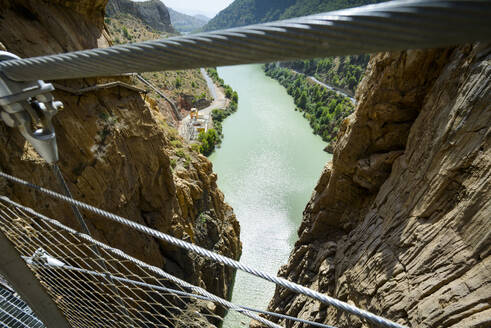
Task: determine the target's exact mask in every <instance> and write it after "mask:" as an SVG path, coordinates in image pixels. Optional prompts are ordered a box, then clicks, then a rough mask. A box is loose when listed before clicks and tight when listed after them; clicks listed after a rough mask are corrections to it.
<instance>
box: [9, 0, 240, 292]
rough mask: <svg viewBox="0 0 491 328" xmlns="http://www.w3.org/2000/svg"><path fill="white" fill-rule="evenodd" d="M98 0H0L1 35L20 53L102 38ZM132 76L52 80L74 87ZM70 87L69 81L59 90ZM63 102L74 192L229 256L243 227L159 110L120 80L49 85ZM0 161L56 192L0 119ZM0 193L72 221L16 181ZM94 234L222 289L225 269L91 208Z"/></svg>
mask: <svg viewBox="0 0 491 328" xmlns="http://www.w3.org/2000/svg"><path fill="white" fill-rule="evenodd" d="M105 2H106V1H104V0H98V1H95V0H84V1H75V0H73V1H43V2H40V1H37V0H16V1H7V0H0V42H1V43H2V44H3V45H4V46H5V48H6V49H7V50H8V51H10V52H13V53H15V54H17V55H19V56H21V57H28V56H36V55H42V54H47V53H59V52H65V51H71V50H78V49H85V48H93V47H97V46H105V45H107V44H108V37H107V33H106V32H105V30H104V29H103V15H104V5H105ZM114 80H122V81H123V82H128V83H129V82H130V81H129V78H123V77H121V78H99V79H86V80H70V81H56V82H57V83H58V84H61V85H63V86H65V87H68V88H71V89H75V90H77V89H80V88H84V87H87V86H92V85H95V84H98V83H102V82H107V81H114ZM66 90H69V89H66ZM55 97H56V99H58V100H61V101H62V102H63V103H64V109H63V110H62V111H60V112H59V113H58V114H57V115H56V117H55V118H54V125H55V129H56V132H57V137H58V138H57V140H58V148H59V151H60V161H59V163H58V164H59V165H60V167H61V170H62V171H63V174H64V175H65V177H66V179H67V180H68V184H69V187H70V189H71V190H72V192H73V194H74V197H75V198H77V199H79V200H81V201H84V202H87V203H89V204H92V205H94V206H97V207H100V208H103V209H105V210H108V211H112V212H115V213H117V214H119V215H122V216H124V217H126V218H129V219H131V220H134V221H135V222H138V223H141V224H144V225H147V226H149V227H152V228H154V229H157V230H160V231H163V232H165V233H169V234H171V235H174V236H176V237H178V238H181V239H184V240H187V241H190V242H193V243H196V244H198V245H201V246H204V247H206V248H208V249H212V250H214V251H216V252H218V253H221V254H224V255H226V256H229V257H231V258H234V259H238V258H239V257H240V254H241V243H240V241H239V231H240V227H239V224H238V222H237V220H236V218H235V215H234V213H233V210H232V208H231V207H230V206H228V205H227V204H226V203H225V202H224V197H223V194H222V193H221V192H220V190H219V189H218V188H217V185H216V178H217V177H216V175H215V174H214V173H213V170H212V165H211V163H210V162H209V161H208V160H207V159H206V158H205V157H203V156H202V155H199V154H197V153H195V152H194V151H192V150H191V149H190V148H189V146H188V145H187V144H185V143H183V141H182V139H180V137H179V136H178V135H177V131H176V130H175V129H173V128H171V127H170V126H169V125H168V124H167V122H166V112H165V110H164V109H162V108H159V107H158V106H156V104H155V102H154V101H152V99H150V98H148V97H146V96H145V95H144V94H143V93H139V92H136V91H134V90H130V89H127V88H124V87H115V88H110V89H99V90H94V91H90V92H87V93H84V94H82V95H77V94H72V93H71V92H68V91H56V92H55ZM0 169H1V170H2V171H4V172H6V173H9V174H12V175H15V176H18V177H21V178H23V179H26V180H29V181H32V182H33V183H36V184H38V185H41V186H44V187H46V188H49V189H53V190H55V191H59V192H60V191H61V190H60V188H59V186H58V185H57V183H56V181H55V178H54V175H53V173H52V172H51V169H50V167H49V166H48V165H47V164H46V163H45V162H43V160H42V159H41V158H40V157H39V156H38V155H37V154H36V152H35V151H34V150H33V149H32V147H31V146H30V145H29V144H28V143H26V141H25V139H24V138H23V137H22V136H21V135H20V134H19V133H18V131H16V130H15V129H11V128H8V127H6V126H5V125H4V124H3V123H0ZM0 194H2V195H6V196H8V197H10V198H12V199H13V200H15V201H18V202H21V203H22V204H24V205H26V206H29V207H32V208H34V209H35V210H37V211H39V212H41V213H43V214H45V215H48V216H50V217H53V218H55V219H58V220H60V221H62V222H63V223H65V224H67V225H69V226H71V227H74V228H75V229H77V230H79V229H80V228H79V225H78V223H77V221H76V219H75V218H74V216H73V213H72V211H71V209H70V208H69V207H68V206H67V205H66V204H63V203H59V202H55V201H52V200H50V199H48V198H46V197H45V196H44V195H42V194H39V193H36V192H33V191H32V190H28V189H26V188H24V187H20V186H18V185H13V184H10V183H6V182H5V181H1V182H0ZM85 216H86V220H87V223H88V226H89V229H90V230H91V232H92V234H93V235H94V237H95V238H96V239H98V240H100V241H102V242H104V243H107V244H109V245H111V246H113V247H117V248H120V249H122V250H123V251H125V252H126V253H128V254H129V255H131V256H134V257H136V258H139V259H141V260H143V261H145V262H147V263H149V264H152V265H155V266H158V267H161V268H164V269H165V270H166V271H168V272H170V273H172V274H175V275H177V276H179V277H181V278H183V279H185V280H187V281H189V282H192V283H194V284H198V285H200V286H203V287H206V289H208V290H209V291H210V292H213V293H215V294H217V295H220V296H223V297H228V295H229V294H230V288H231V284H232V280H233V276H234V272H233V271H232V270H231V269H228V268H225V267H223V266H221V265H218V264H216V263H211V261H208V260H205V259H203V258H200V257H197V256H193V255H190V254H188V253H187V252H184V251H182V250H180V249H177V248H175V247H172V246H169V245H168V244H165V243H163V242H160V241H158V240H156V239H154V238H151V237H148V236H146V235H143V234H141V233H137V232H135V231H132V230H130V229H128V228H126V227H123V226H120V225H118V224H115V223H112V222H109V221H107V220H105V219H102V218H100V217H97V216H95V215H93V214H90V213H85Z"/></svg>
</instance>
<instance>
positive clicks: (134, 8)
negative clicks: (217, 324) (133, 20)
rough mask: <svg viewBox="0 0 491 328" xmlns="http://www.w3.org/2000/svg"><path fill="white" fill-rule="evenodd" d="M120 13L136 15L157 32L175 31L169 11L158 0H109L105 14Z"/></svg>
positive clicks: (114, 14) (111, 15)
mask: <svg viewBox="0 0 491 328" xmlns="http://www.w3.org/2000/svg"><path fill="white" fill-rule="evenodd" d="M120 14H129V15H132V16H134V17H137V18H139V19H141V20H142V21H143V22H144V23H145V24H147V25H149V26H150V27H152V28H153V29H154V30H155V31H157V32H161V33H163V32H170V33H173V32H175V30H174V28H173V27H172V24H171V20H170V15H169V11H168V9H167V7H166V6H165V5H164V4H163V2H161V1H160V0H148V1H144V2H133V1H131V0H109V1H108V2H107V5H106V16H107V17H114V16H116V15H120Z"/></svg>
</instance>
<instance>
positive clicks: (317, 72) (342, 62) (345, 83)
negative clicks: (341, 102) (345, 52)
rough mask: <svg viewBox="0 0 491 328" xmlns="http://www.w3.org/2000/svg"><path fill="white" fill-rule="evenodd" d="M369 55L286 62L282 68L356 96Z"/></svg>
mask: <svg viewBox="0 0 491 328" xmlns="http://www.w3.org/2000/svg"><path fill="white" fill-rule="evenodd" d="M369 59H370V56H369V55H359V56H346V57H327V58H316V59H308V60H296V61H291V62H284V63H281V64H280V65H281V66H282V67H288V68H291V69H293V70H295V71H297V72H300V73H303V74H306V75H309V76H313V77H315V78H316V79H318V80H319V81H321V82H324V83H326V84H329V85H332V86H335V87H337V88H340V89H343V90H344V91H345V93H347V94H349V95H354V94H355V91H356V87H357V86H358V83H360V81H361V79H362V78H363V74H364V72H365V69H366V67H367V65H368V60H369Z"/></svg>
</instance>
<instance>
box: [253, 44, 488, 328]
mask: <svg viewBox="0 0 491 328" xmlns="http://www.w3.org/2000/svg"><path fill="white" fill-rule="evenodd" d="M490 80H491V46H490V45H489V44H475V45H472V46H471V45H469V46H462V47H459V48H453V49H438V50H424V51H423V50H413V51H405V52H400V53H391V54H388V53H386V54H379V55H376V56H374V57H373V58H372V59H371V61H370V64H369V68H368V73H367V76H366V77H365V79H364V80H363V82H362V84H361V85H360V87H359V89H358V91H357V98H358V107H357V110H356V111H355V113H354V114H353V115H352V116H351V117H350V118H349V120H347V121H346V122H345V126H343V127H342V129H341V131H342V136H341V137H340V138H339V141H338V143H337V145H336V147H335V151H334V157H333V162H332V163H329V164H328V165H327V166H326V168H325V170H324V172H323V174H322V176H321V178H320V180H319V183H318V185H317V187H316V189H315V192H314V194H313V196H312V199H311V200H310V202H309V204H308V205H307V208H306V209H305V212H304V219H303V222H302V225H301V227H300V229H299V235H300V240H299V241H298V242H297V244H296V245H295V249H294V250H293V252H292V254H291V256H290V259H289V262H288V264H287V265H286V266H284V267H283V268H282V269H281V270H280V275H281V276H283V277H285V278H287V279H290V280H292V281H297V282H299V283H301V284H303V285H305V286H308V287H311V288H314V289H316V290H319V291H320V292H322V293H326V294H329V295H332V296H335V297H337V298H339V299H341V300H343V301H346V302H348V303H352V304H355V305H357V306H359V307H361V308H364V309H367V310H369V311H372V312H374V313H376V314H379V315H382V316H384V317H387V318H390V319H392V320H394V321H397V322H399V323H402V324H405V325H408V326H410V327H455V328H457V327H459V328H461V327H476V328H477V327H489V326H490V325H491V307H490V302H491V287H490V283H491V269H490V268H491V257H490V253H491V220H490V218H491V184H490V183H489V182H490V178H491V149H490V126H491V84H490ZM269 310H272V311H278V312H280V313H285V314H288V315H292V316H299V317H302V318H305V319H310V320H315V321H317V322H322V323H326V324H330V325H334V326H336V327H372V325H370V324H369V323H367V322H363V321H361V320H359V319H357V318H356V317H354V316H350V315H347V314H346V313H343V312H341V311H337V310H336V309H334V308H333V307H327V306H325V305H320V304H319V303H318V302H313V301H309V300H307V299H306V298H305V297H303V296H297V295H295V294H293V293H291V292H288V291H285V290H284V289H281V288H279V289H277V290H276V293H275V296H274V298H273V299H272V300H271V303H270V304H269ZM270 319H271V320H273V321H277V319H274V318H270ZM282 323H283V322H282ZM253 326H254V327H259V326H260V325H258V324H254V325H253ZM286 327H289V328H290V327H292V328H299V327H307V326H306V325H302V324H299V323H295V324H292V323H288V324H287V325H286Z"/></svg>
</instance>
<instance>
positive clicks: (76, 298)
mask: <svg viewBox="0 0 491 328" xmlns="http://www.w3.org/2000/svg"><path fill="white" fill-rule="evenodd" d="M0 200H1V201H2V202H4V203H7V204H9V205H11V206H13V207H15V208H16V209H19V210H22V211H24V212H26V213H29V214H31V215H33V216H35V217H38V218H39V219H41V220H42V221H43V222H46V223H48V224H49V225H50V226H54V227H57V228H59V229H61V230H63V231H66V232H68V233H69V234H70V235H72V236H75V237H77V238H78V239H79V240H80V241H85V242H87V243H88V244H89V245H94V246H96V247H97V248H98V249H100V250H101V251H103V252H105V253H107V254H110V255H112V256H114V258H117V259H119V261H121V259H122V260H124V261H127V262H129V263H132V264H134V265H136V266H138V267H140V268H143V269H145V270H148V271H149V272H152V273H153V274H155V275H157V276H159V277H161V278H163V279H166V280H167V281H169V282H172V283H174V284H176V285H177V286H180V287H182V288H185V289H189V290H191V291H193V292H195V293H197V294H200V295H202V296H203V297H205V298H206V299H208V300H210V301H212V302H214V303H216V304H218V305H220V306H223V307H225V308H227V309H231V310H234V311H236V312H239V313H240V314H242V315H245V316H247V317H249V318H251V319H253V320H256V321H258V322H261V323H263V324H264V325H266V326H267V327H271V328H282V327H281V326H280V325H277V324H275V323H273V322H271V321H269V320H267V319H265V318H262V317H260V316H258V315H256V314H255V313H253V312H252V311H250V310H248V309H244V308H241V307H239V306H237V305H235V304H233V303H231V302H229V301H226V300H224V299H222V298H220V297H218V296H216V295H214V294H212V293H209V292H208V291H206V290H205V289H203V288H201V287H197V286H194V285H192V284H190V283H188V282H186V281H184V280H181V279H179V278H177V277H174V276H172V275H171V274H169V273H167V272H165V271H163V270H162V269H160V268H157V267H154V266H151V265H148V264H146V263H145V262H142V261H140V260H137V259H135V258H133V257H131V256H129V255H127V254H126V253H124V252H123V251H121V250H119V249H115V248H112V247H110V246H107V245H106V244H103V243H101V242H99V241H97V240H95V239H93V238H92V237H90V236H89V235H86V234H83V233H80V232H77V231H76V230H74V229H71V228H69V227H67V226H65V225H63V224H61V223H60V222H58V221H56V220H53V219H50V218H48V217H46V216H43V215H41V214H39V213H36V212H35V211H33V210H32V209H30V208H27V207H24V206H22V205H19V204H17V203H15V202H13V201H11V200H10V199H8V198H6V197H3V196H2V197H0ZM2 213H4V209H1V208H0V218H1V217H2V215H1V214H2ZM12 214H13V215H15V213H12ZM4 216H5V215H4ZM41 230H43V229H41ZM20 238H22V237H20ZM42 238H46V237H45V236H42ZM63 239H64V240H63V242H61V241H60V242H59V243H57V244H58V245H62V246H63V247H66V246H65V244H66V243H67V242H68V243H69V244H70V245H73V244H72V243H73V241H68V240H67V239H66V238H63ZM21 243H22V245H29V243H30V241H29V240H28V239H25V238H24V239H22V240H21ZM82 245H84V248H86V249H87V250H88V251H89V252H92V253H93V256H94V259H93V261H94V264H96V265H98V266H99V268H100V269H101V271H102V272H104V273H100V274H98V276H100V277H103V278H104V279H105V280H107V282H108V283H112V282H111V280H112V277H114V276H113V275H111V274H110V273H108V272H107V269H106V268H107V266H105V267H104V266H102V265H101V264H100V263H98V261H96V259H98V256H97V254H96V253H95V252H94V248H93V247H90V246H88V245H86V244H82ZM55 246H56V245H55ZM67 250H68V251H69V252H70V253H69V254H67V253H65V252H64V251H63V250H62V249H59V248H56V251H57V252H58V253H59V252H61V254H62V255H63V257H64V258H71V256H73V250H72V249H67ZM23 257H24V258H26V257H25V256H23ZM82 264H83V265H87V266H89V267H90V264H88V263H86V262H85V263H84V262H82ZM28 265H29V266H30V267H34V268H36V269H37V268H39V266H38V265H36V263H33V262H32V261H31V263H29V262H28ZM109 267H111V265H109ZM36 271H37V272H38V273H39V272H41V273H43V274H42V276H43V279H46V280H48V281H50V284H49V287H50V288H54V289H58V290H60V291H61V294H63V293H66V292H67V291H68V293H71V296H72V299H71V301H72V302H75V303H76V304H75V305H76V306H77V307H78V308H82V309H85V310H86V311H89V310H91V309H92V308H93V307H94V304H93V303H94V299H93V298H92V297H90V298H88V297H83V296H82V297H81V296H80V295H77V294H76V293H74V291H77V290H83V286H81V287H79V286H78V285H79V284H80V283H81V282H80V281H78V280H77V279H73V277H69V276H67V278H66V279H63V278H60V277H54V276H53V275H52V274H51V273H50V272H49V271H47V269H46V266H41V268H40V269H39V270H36ZM79 271H80V272H82V271H83V270H79ZM116 271H117V270H116ZM61 272H62V273H63V274H65V275H66V272H63V271H61ZM133 276H134V274H133ZM119 281H122V280H121V279H120V280H119ZM132 281H133V280H132ZM84 283H86V282H85V281H84ZM67 285H70V286H72V287H71V289H70V288H69V289H68V290H67V289H66V288H64V287H66V286H67ZM140 285H142V284H140ZM143 285H145V286H150V284H143ZM143 285H142V286H143ZM91 286H92V287H95V286H96V285H94V284H92V285H91ZM90 294H91V295H92V296H93V295H94V294H95V295H96V296H99V297H103V298H105V299H106V303H109V304H118V305H119V304H120V303H118V302H117V299H116V295H114V297H111V295H107V293H104V291H103V290H102V289H101V291H100V292H98V291H97V290H95V289H93V288H91V290H90ZM147 296H148V294H147ZM108 297H109V298H108ZM124 300H125V302H126V300H127V298H125V299H124ZM89 302H90V303H89ZM154 302H155V303H157V301H156V300H154ZM126 304H127V305H129V304H128V303H126ZM158 304H159V305H161V303H158ZM120 306H121V305H120ZM72 307H73V306H72ZM174 309H176V310H181V309H179V308H177V307H175V306H174ZM63 310H64V311H65V312H69V313H70V312H72V313H73V315H72V316H71V317H70V319H71V320H72V321H76V320H77V319H79V317H80V316H81V315H82V317H83V319H84V320H87V321H91V322H94V323H97V320H99V321H101V318H98V317H93V316H90V315H88V314H85V313H80V312H79V311H78V312H74V310H73V308H72V309H70V308H67V307H66V306H64V307H63ZM141 310H142V311H144V309H143V308H142V309H141ZM98 312H104V313H105V314H106V315H107V316H112V318H109V320H110V321H111V322H113V323H114V324H116V326H118V325H117V324H118V323H120V321H119V320H120V319H119V318H121V319H125V320H127V319H129V318H127V317H121V316H113V313H112V312H111V311H108V310H101V309H98ZM171 315H172V314H171ZM103 319H104V320H108V318H107V317H105V318H103ZM173 319H174V320H178V318H176V317H175V316H173ZM181 321H182V320H181ZM182 323H183V324H184V326H183V327H185V326H186V323H185V322H182ZM99 325H101V322H99ZM81 327H85V326H84V325H82V326H81ZM104 327H106V326H104ZM107 327H109V326H107ZM110 327H113V326H110ZM128 327H134V325H132V324H131V323H129V325H128ZM165 327H167V326H165Z"/></svg>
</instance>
